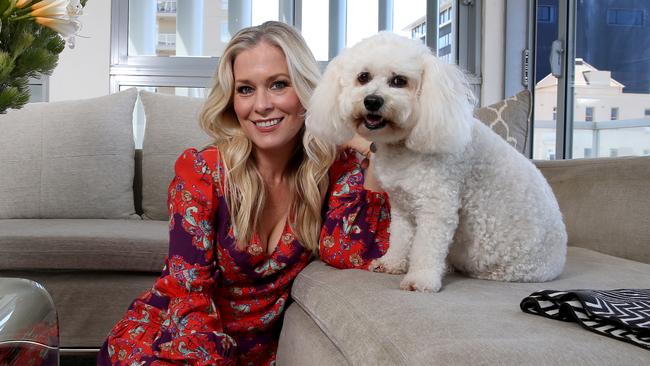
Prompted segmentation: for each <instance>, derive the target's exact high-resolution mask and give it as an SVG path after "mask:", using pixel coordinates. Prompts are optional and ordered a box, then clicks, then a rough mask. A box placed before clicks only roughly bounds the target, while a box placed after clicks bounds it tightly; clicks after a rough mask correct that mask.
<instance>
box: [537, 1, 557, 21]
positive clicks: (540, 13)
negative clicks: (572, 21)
mask: <svg viewBox="0 0 650 366" xmlns="http://www.w3.org/2000/svg"><path fill="white" fill-rule="evenodd" d="M556 12H557V7H555V6H552V5H539V6H538V7H537V22H538V23H554V22H555V21H556Z"/></svg>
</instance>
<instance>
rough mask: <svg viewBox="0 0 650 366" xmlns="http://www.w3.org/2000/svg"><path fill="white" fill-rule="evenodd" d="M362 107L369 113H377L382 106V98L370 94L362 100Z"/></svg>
mask: <svg viewBox="0 0 650 366" xmlns="http://www.w3.org/2000/svg"><path fill="white" fill-rule="evenodd" d="M363 105H365V106H366V109H367V110H368V111H370V112H377V111H378V110H379V108H381V106H382V105H384V98H382V97H380V96H379V95H375V94H370V95H368V96H366V97H365V98H364V99H363Z"/></svg>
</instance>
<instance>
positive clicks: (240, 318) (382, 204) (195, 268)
mask: <svg viewBox="0 0 650 366" xmlns="http://www.w3.org/2000/svg"><path fill="white" fill-rule="evenodd" d="M175 170H176V175H175V177H174V179H173V180H172V182H171V184H170V186H169V191H168V202H169V207H168V212H169V215H170V221H169V238H170V245H169V254H168V257H167V259H166V261H165V266H164V268H163V271H162V274H161V276H160V278H159V279H158V280H156V282H155V284H154V286H153V288H152V289H151V290H149V291H147V292H145V293H144V294H143V295H142V296H140V297H139V298H138V299H136V300H135V301H134V302H133V303H132V304H131V306H130V307H129V309H128V311H127V312H126V314H125V315H124V316H123V317H122V319H120V320H119V322H118V323H117V324H116V325H115V326H114V327H113V329H112V330H111V332H110V334H109V336H108V338H107V340H106V342H105V344H104V346H103V347H102V349H101V351H100V354H99V356H98V364H100V365H173V364H179V363H180V364H190V365H273V364H275V353H276V349H277V342H278V337H279V334H280V328H281V323H282V316H283V311H284V309H285V308H286V307H287V305H288V302H289V301H290V298H289V292H290V287H291V284H292V282H293V280H294V279H295V277H296V276H297V274H298V272H300V271H301V270H302V269H303V268H304V267H305V266H306V265H307V264H308V263H309V261H310V259H311V254H310V252H308V251H307V250H305V249H304V248H303V247H302V245H301V244H300V243H299V242H298V241H297V240H296V238H295V237H294V236H293V233H292V230H291V226H290V225H288V224H286V225H285V227H284V231H283V233H282V235H281V238H280V241H279V243H278V244H277V246H276V247H275V249H274V251H273V252H272V253H270V254H267V253H265V251H264V250H263V248H262V245H261V243H260V239H259V237H258V236H257V234H255V235H253V238H252V241H251V242H250V243H249V245H248V246H247V248H246V249H245V250H240V249H238V248H237V247H236V245H235V244H236V242H235V239H234V235H233V228H232V226H231V223H230V217H229V212H228V208H227V205H226V201H225V198H224V196H223V190H224V184H223V179H224V168H223V165H222V162H221V159H220V157H219V152H218V150H217V149H216V148H214V147H210V148H207V149H205V150H203V151H201V152H198V151H197V150H195V149H188V150H186V151H184V152H183V153H182V154H181V156H180V157H179V158H178V160H177V162H176V165H175ZM330 176H331V179H332V185H331V187H330V193H329V199H328V205H327V206H328V207H327V208H326V209H325V211H326V216H325V220H324V226H323V231H322V234H321V244H320V248H321V257H322V259H323V260H324V261H325V262H327V263H330V264H332V265H334V266H336V267H339V268H367V265H368V264H369V262H370V261H371V260H372V259H374V258H377V257H379V256H381V255H382V254H383V253H384V252H385V251H386V249H387V243H388V240H387V239H388V232H387V227H388V226H387V225H388V221H389V217H388V201H387V199H386V198H387V197H386V195H385V194H383V193H381V194H380V193H373V192H368V191H365V190H363V174H362V172H361V170H360V167H359V162H358V159H357V158H356V157H355V156H354V154H353V153H346V154H343V158H342V159H339V160H338V161H337V163H335V164H334V165H333V166H332V168H331V170H330Z"/></svg>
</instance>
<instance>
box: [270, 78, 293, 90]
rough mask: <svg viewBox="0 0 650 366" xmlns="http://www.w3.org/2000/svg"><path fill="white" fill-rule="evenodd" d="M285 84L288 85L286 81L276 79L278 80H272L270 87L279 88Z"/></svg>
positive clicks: (284, 86) (282, 87)
mask: <svg viewBox="0 0 650 366" xmlns="http://www.w3.org/2000/svg"><path fill="white" fill-rule="evenodd" d="M287 86H289V82H288V81H284V80H278V81H274V82H273V84H271V89H273V90H280V89H284V88H286V87H287Z"/></svg>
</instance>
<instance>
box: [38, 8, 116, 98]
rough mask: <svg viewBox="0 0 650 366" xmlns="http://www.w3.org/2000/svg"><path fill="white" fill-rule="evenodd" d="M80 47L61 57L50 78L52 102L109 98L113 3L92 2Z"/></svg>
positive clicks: (86, 14)
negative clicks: (100, 97)
mask: <svg viewBox="0 0 650 366" xmlns="http://www.w3.org/2000/svg"><path fill="white" fill-rule="evenodd" d="M80 20H81V22H82V23H83V28H82V29H81V32H80V35H81V36H83V37H88V38H82V37H77V39H76V46H75V48H74V49H70V48H68V47H67V46H66V48H65V50H64V51H63V52H61V54H60V55H59V65H58V66H57V67H56V69H54V72H53V73H52V75H51V76H50V90H49V92H50V101H52V102H54V101H60V100H70V99H85V98H92V97H98V96H102V95H107V94H109V91H110V90H109V89H110V87H109V77H108V76H109V75H108V72H109V64H110V44H111V1H108V0H89V1H88V3H87V4H86V7H85V9H84V15H83V16H81V18H80Z"/></svg>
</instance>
